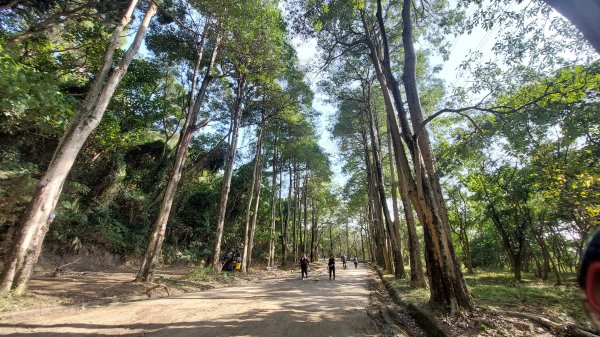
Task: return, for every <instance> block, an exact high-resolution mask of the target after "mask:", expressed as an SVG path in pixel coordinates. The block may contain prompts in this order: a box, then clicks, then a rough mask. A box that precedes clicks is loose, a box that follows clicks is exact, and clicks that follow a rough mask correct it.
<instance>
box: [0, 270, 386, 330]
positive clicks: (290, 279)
mask: <svg viewBox="0 0 600 337" xmlns="http://www.w3.org/2000/svg"><path fill="white" fill-rule="evenodd" d="M372 282H373V276H372V274H371V273H370V272H369V271H368V270H367V269H366V268H365V266H364V265H362V264H361V265H359V268H358V269H356V270H355V269H354V266H350V265H349V268H348V269H347V270H341V268H338V275H337V279H336V280H335V281H330V280H329V279H328V277H327V275H326V270H325V268H323V267H321V268H316V269H315V270H313V271H311V272H310V273H309V278H308V279H306V280H301V279H300V278H299V274H296V273H294V274H290V275H289V276H286V277H283V278H279V279H273V280H263V281H258V282H253V283H248V284H246V285H242V286H236V287H227V288H215V289H212V290H207V291H203V292H199V293H192V294H184V295H180V296H174V297H169V298H162V299H155V300H146V301H138V302H131V303H122V304H113V305H109V306H103V307H98V308H92V309H71V310H70V311H62V310H57V311H54V312H47V311H45V312H43V314H31V313H28V314H27V313H22V314H15V315H14V316H10V317H6V316H5V317H3V318H1V319H0V335H11V334H17V335H22V336H46V337H72V336H114V335H120V336H153V337H156V336H173V337H176V336H278V337H279V336H302V337H305V336H379V335H380V331H379V328H378V326H379V324H378V322H376V321H374V320H373V319H372V318H371V316H369V315H368V314H367V308H368V307H369V294H370V286H371V285H372Z"/></svg>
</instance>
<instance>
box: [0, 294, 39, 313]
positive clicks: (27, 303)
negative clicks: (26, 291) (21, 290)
mask: <svg viewBox="0 0 600 337" xmlns="http://www.w3.org/2000/svg"><path fill="white" fill-rule="evenodd" d="M33 305H35V301H34V300H33V299H31V298H28V297H27V296H25V295H16V294H14V293H13V292H10V293H8V294H7V295H3V296H0V312H8V311H14V310H16V309H19V308H26V307H32V306H33Z"/></svg>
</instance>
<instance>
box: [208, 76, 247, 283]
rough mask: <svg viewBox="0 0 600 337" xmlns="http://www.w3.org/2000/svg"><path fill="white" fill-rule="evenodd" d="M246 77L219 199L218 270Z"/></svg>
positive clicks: (233, 119) (237, 96)
mask: <svg viewBox="0 0 600 337" xmlns="http://www.w3.org/2000/svg"><path fill="white" fill-rule="evenodd" d="M245 85H246V78H245V76H244V75H242V74H241V73H240V74H239V77H238V79H237V88H236V93H235V102H234V105H233V111H232V117H231V144H230V146H229V153H228V154H227V164H226V165H225V172H224V173H223V183H222V185H221V198H220V199H219V215H218V218H217V228H216V231H215V248H214V252H213V254H214V255H213V267H214V268H215V270H216V271H217V272H220V271H221V265H220V261H219V258H220V255H221V239H222V238H223V227H224V225H225V211H226V210H227V199H228V197H229V189H230V188H231V176H232V175H233V162H234V161H235V154H236V152H237V139H238V134H239V131H240V119H241V117H242V101H243V99H244V89H245Z"/></svg>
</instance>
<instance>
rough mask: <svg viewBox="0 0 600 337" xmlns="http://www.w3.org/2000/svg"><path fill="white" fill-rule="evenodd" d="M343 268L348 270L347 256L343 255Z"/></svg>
mask: <svg viewBox="0 0 600 337" xmlns="http://www.w3.org/2000/svg"><path fill="white" fill-rule="evenodd" d="M342 268H343V269H346V255H342Z"/></svg>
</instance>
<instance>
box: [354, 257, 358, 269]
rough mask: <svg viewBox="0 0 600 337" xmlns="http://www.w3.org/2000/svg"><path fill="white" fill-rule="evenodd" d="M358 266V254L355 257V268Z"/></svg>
mask: <svg viewBox="0 0 600 337" xmlns="http://www.w3.org/2000/svg"><path fill="white" fill-rule="evenodd" d="M356 268H358V256H355V257H354V269H356Z"/></svg>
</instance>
